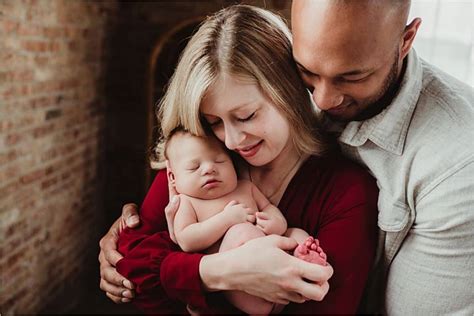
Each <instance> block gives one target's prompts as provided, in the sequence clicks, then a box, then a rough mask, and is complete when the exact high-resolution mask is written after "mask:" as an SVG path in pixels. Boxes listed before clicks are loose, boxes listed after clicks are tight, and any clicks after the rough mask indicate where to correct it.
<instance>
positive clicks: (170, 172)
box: [166, 160, 176, 186]
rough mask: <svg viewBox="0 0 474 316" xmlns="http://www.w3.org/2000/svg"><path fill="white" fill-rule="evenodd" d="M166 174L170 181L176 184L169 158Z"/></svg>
mask: <svg viewBox="0 0 474 316" xmlns="http://www.w3.org/2000/svg"><path fill="white" fill-rule="evenodd" d="M166 176H167V177H168V183H171V184H172V185H173V186H174V185H176V179H175V177H174V173H173V171H172V170H171V166H170V162H169V160H166Z"/></svg>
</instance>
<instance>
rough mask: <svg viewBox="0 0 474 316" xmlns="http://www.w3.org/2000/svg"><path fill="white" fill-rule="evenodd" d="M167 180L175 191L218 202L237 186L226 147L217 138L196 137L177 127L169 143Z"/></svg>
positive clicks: (166, 149) (166, 155) (167, 144)
mask: <svg viewBox="0 0 474 316" xmlns="http://www.w3.org/2000/svg"><path fill="white" fill-rule="evenodd" d="M164 154H165V157H166V161H167V175H168V181H170V182H171V184H172V185H173V186H175V187H176V191H178V193H181V194H186V195H189V196H192V197H195V198H199V199H206V200H207V199H215V198H218V197H221V196H224V195H225V194H227V193H229V192H232V191H234V190H235V188H236V187H237V174H236V172H235V168H234V165H233V163H232V160H231V158H230V156H229V154H228V153H227V151H226V149H225V148H224V146H223V144H222V143H221V142H220V141H219V140H217V139H216V138H215V137H214V136H194V135H192V134H191V133H189V132H187V131H185V130H183V129H181V128H178V129H176V130H175V131H173V132H172V133H171V134H170V136H169V137H168V139H167V140H166V144H165V149H164Z"/></svg>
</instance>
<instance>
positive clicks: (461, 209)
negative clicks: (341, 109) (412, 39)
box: [339, 50, 474, 315]
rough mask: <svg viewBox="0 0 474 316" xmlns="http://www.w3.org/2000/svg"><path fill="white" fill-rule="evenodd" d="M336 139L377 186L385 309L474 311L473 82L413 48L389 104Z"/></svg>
mask: <svg viewBox="0 0 474 316" xmlns="http://www.w3.org/2000/svg"><path fill="white" fill-rule="evenodd" d="M339 142H340V144H341V147H342V150H343V152H344V153H345V154H346V155H347V156H349V157H351V158H353V159H354V160H356V161H358V162H360V163H361V164H363V165H365V166H367V168H368V169H369V170H370V172H371V173H372V174H373V175H374V177H375V178H376V179H377V183H378V186H379V189H380V195H379V201H378V207H379V217H378V224H379V227H380V229H381V234H380V235H381V236H380V237H381V240H380V245H379V250H380V251H379V256H378V259H377V260H378V263H379V267H380V268H381V270H380V271H382V273H385V272H387V273H388V274H387V279H386V282H387V283H386V287H385V301H384V303H385V312H386V313H387V314H390V315H443V314H446V315H448V314H449V315H454V314H456V315H474V92H473V88H472V87H470V86H468V85H466V84H464V83H461V82H460V81H458V80H456V79H454V78H453V77H451V76H449V75H447V74H446V73H443V72H442V71H440V70H438V69H436V68H435V67H434V66H432V65H430V64H428V63H426V62H424V61H423V60H421V59H419V58H418V57H417V55H416V53H415V52H414V51H413V50H412V51H411V52H410V54H409V56H408V63H407V69H406V72H405V75H404V78H403V81H402V84H401V90H400V91H399V93H398V94H397V96H396V98H395V99H394V100H393V102H392V103H391V104H390V105H389V106H388V107H387V108H386V109H385V110H384V111H382V112H381V113H380V114H378V115H376V116H374V117H372V118H370V119H368V120H365V121H360V122H355V121H354V122H350V123H348V124H347V125H346V126H345V127H344V128H343V130H342V132H341V134H340V136H339ZM377 291H379V293H383V292H381V291H380V290H377Z"/></svg>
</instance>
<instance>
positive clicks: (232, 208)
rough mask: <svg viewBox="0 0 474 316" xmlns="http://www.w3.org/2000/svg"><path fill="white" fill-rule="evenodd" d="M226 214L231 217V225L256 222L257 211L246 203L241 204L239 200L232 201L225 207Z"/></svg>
mask: <svg viewBox="0 0 474 316" xmlns="http://www.w3.org/2000/svg"><path fill="white" fill-rule="evenodd" d="M223 212H224V214H225V216H226V217H227V218H228V219H229V221H230V225H235V224H240V223H245V222H250V223H254V222H255V211H254V210H252V209H251V208H249V207H247V206H246V205H245V204H240V203H238V202H237V201H234V200H232V201H230V202H229V203H228V204H227V205H226V207H225V208H224V211H223Z"/></svg>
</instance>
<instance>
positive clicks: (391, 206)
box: [378, 190, 410, 232]
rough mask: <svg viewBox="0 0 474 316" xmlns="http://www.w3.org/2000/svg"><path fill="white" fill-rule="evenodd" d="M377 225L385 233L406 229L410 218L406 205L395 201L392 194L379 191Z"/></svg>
mask: <svg viewBox="0 0 474 316" xmlns="http://www.w3.org/2000/svg"><path fill="white" fill-rule="evenodd" d="M378 208H379V216H378V225H379V227H380V228H381V229H382V230H383V231H386V232H399V231H402V230H403V229H404V228H406V226H407V224H408V220H409V218H410V209H409V208H408V206H407V204H405V203H403V202H401V201H400V200H398V199H396V198H395V197H394V196H393V194H389V193H388V192H386V191H384V190H381V191H380V193H379V200H378Z"/></svg>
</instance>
